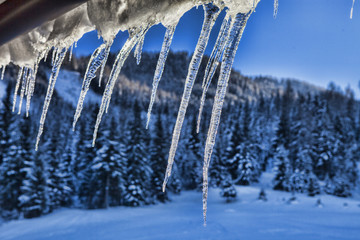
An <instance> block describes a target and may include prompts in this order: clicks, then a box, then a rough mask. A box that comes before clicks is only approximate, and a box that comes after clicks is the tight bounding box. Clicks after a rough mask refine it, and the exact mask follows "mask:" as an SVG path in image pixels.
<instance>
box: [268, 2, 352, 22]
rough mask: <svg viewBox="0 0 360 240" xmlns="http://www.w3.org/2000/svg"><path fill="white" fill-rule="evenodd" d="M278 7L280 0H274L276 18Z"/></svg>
mask: <svg viewBox="0 0 360 240" xmlns="http://www.w3.org/2000/svg"><path fill="white" fill-rule="evenodd" d="M354 1H355V0H354ZM278 8H279V0H274V18H276V16H277V13H278Z"/></svg>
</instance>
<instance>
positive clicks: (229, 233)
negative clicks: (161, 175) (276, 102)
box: [0, 187, 360, 240]
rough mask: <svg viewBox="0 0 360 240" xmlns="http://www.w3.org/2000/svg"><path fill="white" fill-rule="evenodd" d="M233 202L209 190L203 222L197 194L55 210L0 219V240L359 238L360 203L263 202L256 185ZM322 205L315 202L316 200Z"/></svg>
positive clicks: (277, 198) (271, 194)
mask: <svg viewBox="0 0 360 240" xmlns="http://www.w3.org/2000/svg"><path fill="white" fill-rule="evenodd" d="M237 191H238V201H237V202H234V203H225V202H224V200H223V199H222V198H220V197H219V192H218V190H215V189H212V190H210V195H209V209H208V224H207V227H204V226H203V222H202V204H201V203H202V200H201V193H199V192H183V193H182V194H181V195H180V196H172V202H170V203H167V204H159V205H155V206H146V207H140V208H129V207H117V208H110V209H107V210H68V209H64V210H59V211H56V212H55V213H52V214H50V215H47V216H44V217H41V218H37V219H31V220H18V221H12V222H8V223H3V224H2V225H1V226H0V239H1V240H9V239H16V240H25V239H26V240H30V239H33V240H35V239H36V240H41V239H47V240H55V239H66V240H72V239H76V240H81V239H86V240H91V239H101V240H106V239H117V240H118V239H126V240H128V239H154V240H161V239H164V240H165V239H166V240H169V239H171V240H176V239H196V240H199V239H244V240H255V239H261V240H265V239H266V240H271V239H286V240H297V239H299V240H311V239H314V240H321V239H326V240H333V239H339V240H340V239H341V240H347V239H354V240H355V239H356V240H358V239H359V236H360V221H359V220H360V201H358V200H355V199H343V198H337V197H332V196H320V197H314V198H311V197H307V196H305V195H296V197H297V201H295V202H293V203H292V204H289V203H287V200H288V199H289V198H290V197H291V194H289V193H285V192H277V191H272V190H270V189H269V190H267V191H266V193H267V197H268V201H267V202H263V201H259V200H257V197H258V194H259V191H260V189H259V187H238V188H237ZM319 198H320V199H321V202H322V203H323V206H322V207H318V206H316V202H317V200H318V199H319Z"/></svg>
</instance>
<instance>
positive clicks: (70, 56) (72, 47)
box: [69, 44, 74, 62]
mask: <svg viewBox="0 0 360 240" xmlns="http://www.w3.org/2000/svg"><path fill="white" fill-rule="evenodd" d="M73 49H74V44H72V45H71V47H70V51H69V62H71V58H72V52H73Z"/></svg>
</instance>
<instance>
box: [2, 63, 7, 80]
mask: <svg viewBox="0 0 360 240" xmlns="http://www.w3.org/2000/svg"><path fill="white" fill-rule="evenodd" d="M5 68H6V65H4V66H2V70H1V80H4V75H5Z"/></svg>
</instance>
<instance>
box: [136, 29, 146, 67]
mask: <svg viewBox="0 0 360 240" xmlns="http://www.w3.org/2000/svg"><path fill="white" fill-rule="evenodd" d="M144 39H145V34H144V36H142V38H140V40H139V42H138V43H137V44H136V48H135V51H134V57H135V58H136V65H139V64H140V61H141V53H142V49H143V46H144Z"/></svg>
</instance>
